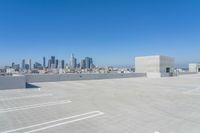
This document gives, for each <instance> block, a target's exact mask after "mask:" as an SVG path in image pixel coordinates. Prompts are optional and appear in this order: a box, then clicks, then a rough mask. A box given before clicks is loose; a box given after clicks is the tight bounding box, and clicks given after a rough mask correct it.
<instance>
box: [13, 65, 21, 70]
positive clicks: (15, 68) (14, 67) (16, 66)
mask: <svg viewBox="0 0 200 133" xmlns="http://www.w3.org/2000/svg"><path fill="white" fill-rule="evenodd" d="M12 68H13V69H14V70H16V71H19V69H20V65H19V64H13V66H12Z"/></svg>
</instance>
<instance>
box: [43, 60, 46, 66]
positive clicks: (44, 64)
mask: <svg viewBox="0 0 200 133" xmlns="http://www.w3.org/2000/svg"><path fill="white" fill-rule="evenodd" d="M45 67H46V58H45V57H43V68H45Z"/></svg>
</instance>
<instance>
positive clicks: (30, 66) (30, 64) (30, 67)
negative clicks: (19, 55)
mask: <svg viewBox="0 0 200 133" xmlns="http://www.w3.org/2000/svg"><path fill="white" fill-rule="evenodd" d="M28 63H29V69H30V70H31V69H32V63H31V59H29V60H28Z"/></svg>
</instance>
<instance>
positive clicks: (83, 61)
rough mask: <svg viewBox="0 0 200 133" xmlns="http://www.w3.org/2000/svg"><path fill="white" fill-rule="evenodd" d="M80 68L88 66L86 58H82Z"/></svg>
mask: <svg viewBox="0 0 200 133" xmlns="http://www.w3.org/2000/svg"><path fill="white" fill-rule="evenodd" d="M80 68H81V69H85V68H86V64H85V60H84V59H83V60H81V64H80Z"/></svg>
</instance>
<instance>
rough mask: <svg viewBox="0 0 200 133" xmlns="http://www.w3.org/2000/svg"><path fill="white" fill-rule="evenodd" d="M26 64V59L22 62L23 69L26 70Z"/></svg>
mask: <svg viewBox="0 0 200 133" xmlns="http://www.w3.org/2000/svg"><path fill="white" fill-rule="evenodd" d="M25 63H26V62H25V59H23V60H22V67H21V68H22V69H25Z"/></svg>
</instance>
